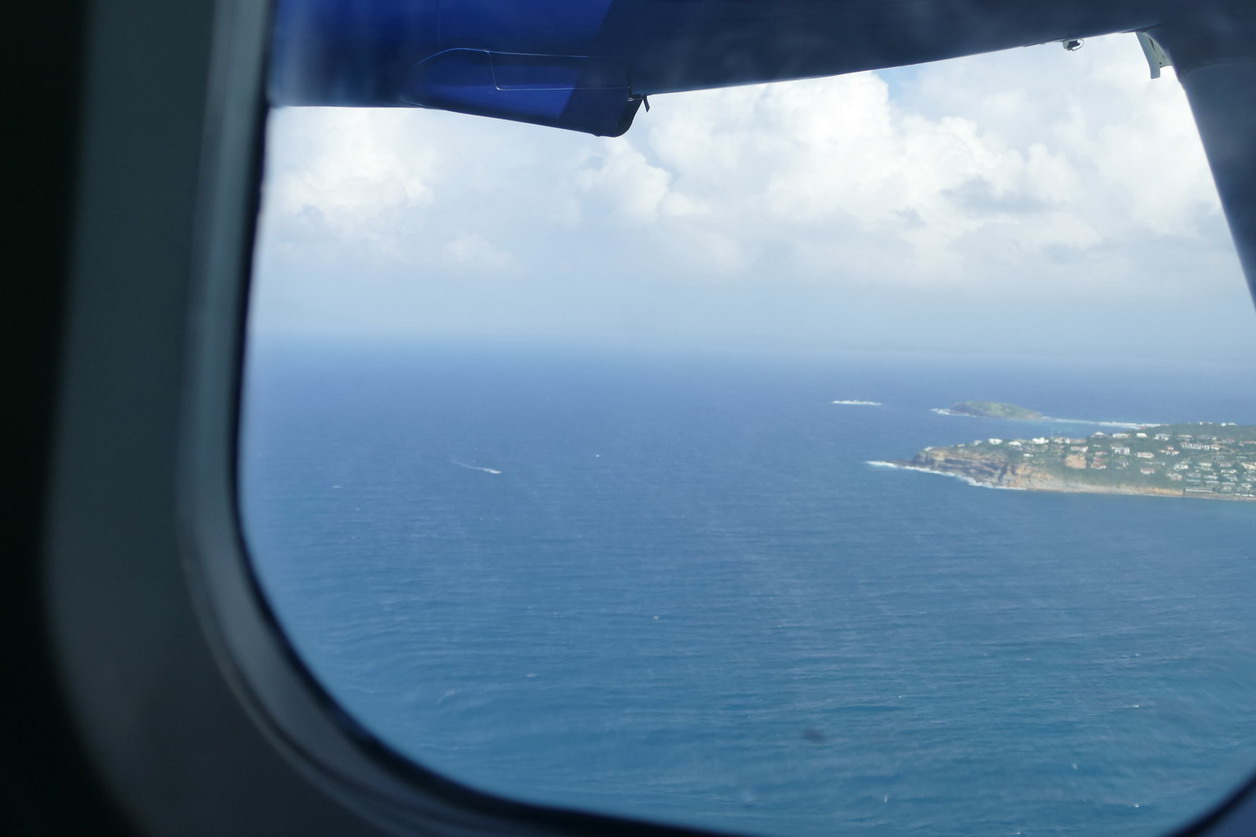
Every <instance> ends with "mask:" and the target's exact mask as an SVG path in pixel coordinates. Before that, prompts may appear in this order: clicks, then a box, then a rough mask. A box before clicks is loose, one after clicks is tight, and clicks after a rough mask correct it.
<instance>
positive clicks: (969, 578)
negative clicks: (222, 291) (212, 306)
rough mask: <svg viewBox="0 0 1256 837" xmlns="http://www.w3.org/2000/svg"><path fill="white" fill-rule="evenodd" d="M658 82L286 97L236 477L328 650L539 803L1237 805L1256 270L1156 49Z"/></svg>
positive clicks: (788, 817) (1252, 682)
mask: <svg viewBox="0 0 1256 837" xmlns="http://www.w3.org/2000/svg"><path fill="white" fill-rule="evenodd" d="M560 69H561V68H560ZM650 105H651V108H650V111H649V112H648V113H647V112H645V110H644V108H642V110H641V112H639V113H638V114H637V116H636V123H635V125H634V126H633V127H632V129H631V130H630V131H628V133H627V134H625V135H624V136H622V137H619V138H615V139H605V138H596V137H592V136H587V135H583V134H577V133H572V132H563V131H556V130H553V129H548V128H542V127H537V126H533V125H523V124H516V123H511V122H504V121H498V120H492V119H484V118H479V117H472V116H463V115H458V114H452V113H446V112H438V111H426V110H411V109H400V110H370V109H367V110H358V109H319V108H308V109H307V108H281V109H277V110H275V111H273V112H272V114H271V116H270V119H269V125H268V134H267V149H268V150H267V157H266V163H265V167H266V171H265V179H264V194H263V211H262V217H261V222H260V229H259V244H258V248H257V254H256V259H255V281H254V288H253V292H252V293H253V297H252V302H251V314H250V323H249V343H248V354H247V375H246V391H245V399H244V413H243V425H242V431H243V433H242V448H241V454H240V464H241V474H242V477H241V491H242V510H243V514H244V519H245V531H246V535H247V539H248V542H249V545H250V549H251V553H252V555H253V558H254V561H255V567H256V572H257V576H258V578H259V580H260V582H261V585H262V587H263V589H264V591H265V593H266V594H267V596H268V597H269V599H270V601H271V603H272V605H273V607H274V610H275V612H276V613H277V615H278V617H279V619H280V621H281V623H282V625H283V626H284V628H285V629H286V630H287V631H288V633H289V636H290V638H291V641H292V642H293V644H294V646H295V648H296V650H297V651H298V653H299V654H300V656H301V658H302V659H303V660H304V662H305V664H306V665H307V666H308V667H309V668H310V670H311V671H312V672H313V673H314V674H315V675H316V676H317V678H318V679H319V680H320V681H321V682H322V683H323V685H324V686H325V687H326V688H327V690H328V691H329V692H330V693H331V694H332V695H333V696H334V697H335V699H336V700H337V701H338V702H339V703H340V704H341V705H342V706H343V708H344V709H345V710H347V711H348V712H349V713H350V714H352V715H353V716H354V717H356V718H357V719H358V720H359V721H360V722H361V723H362V724H364V725H365V726H366V727H368V728H369V729H370V730H372V731H373V732H375V733H376V734H377V735H379V736H380V737H381V738H382V739H384V740H385V741H387V742H388V743H389V744H390V745H392V746H393V747H395V748H396V749H397V750H399V751H400V752H402V753H404V754H406V755H407V756H410V757H412V758H413V759H414V760H416V761H418V762H420V763H422V764H424V765H427V766H430V767H432V768H433V769H436V770H439V771H441V772H443V773H445V774H447V775H449V776H450V777H452V778H454V779H457V780H459V781H462V782H465V783H468V784H470V785H473V786H475V787H478V788H481V789H484V790H487V791H490V792H494V793H499V794H502V795H505V796H508V797H512V798H517V799H523V800H527V801H532V802H541V803H546V804H553V805H559V806H567V807H574V808H580V809H587V810H598V811H606V812H612V813H617V814H628V815H632V816H637V817H641V818H645V819H651V820H661V821H668V822H677V823H683V824H693V825H699V826H705V827H712V828H719V829H728V830H731V831H735V832H749V833H774V834H791V835H793V834H833V833H844V834H877V835H897V834H902V835H906V834H930V835H951V834H954V835H960V834H964V835H967V834H991V835H994V834H1027V835H1028V834H1104V835H1152V834H1157V833H1161V832H1163V831H1164V830H1166V829H1168V828H1171V827H1173V826H1176V825H1180V824H1182V823H1183V822H1185V821H1186V820H1188V819H1189V818H1190V817H1193V816H1196V815H1198V814H1200V813H1202V812H1203V811H1205V810H1206V809H1208V808H1209V807H1210V806H1211V805H1214V804H1216V802H1217V801H1219V800H1220V799H1221V798H1222V796H1223V795H1224V794H1225V793H1226V792H1228V791H1229V790H1230V789H1232V788H1233V787H1234V786H1235V785H1236V784H1237V783H1238V782H1240V781H1241V780H1242V779H1244V778H1245V777H1246V775H1247V774H1248V773H1249V771H1250V770H1251V769H1252V766H1253V764H1256V697H1254V696H1256V658H1254V652H1253V650H1252V649H1253V647H1254V643H1253V639H1254V638H1256V609H1253V608H1252V607H1251V591H1252V590H1253V589H1254V586H1256V561H1253V551H1252V546H1251V544H1252V537H1251V532H1252V527H1253V523H1256V397H1254V395H1253V393H1254V392H1256V390H1254V388H1253V384H1256V312H1254V311H1253V306H1252V301H1251V299H1250V297H1249V296H1248V292H1247V289H1246V287H1245V284H1244V281H1243V277H1242V274H1241V271H1240V269H1239V266H1238V262H1237V260H1236V258H1235V255H1234V248H1233V245H1232V242H1231V240H1230V238H1229V234H1228V232H1227V229H1226V224H1225V219H1224V217H1223V216H1222V214H1221V212H1220V210H1219V207H1218V204H1217V197H1216V191H1215V188H1214V186H1213V185H1212V181H1211V179H1210V177H1209V172H1208V168H1207V164H1206V162H1205V159H1204V155H1203V151H1202V149H1201V147H1200V141H1199V138H1198V136H1197V133H1196V130H1195V126H1194V123H1193V122H1192V119H1191V116H1190V113H1189V110H1188V108H1187V105H1186V102H1185V97H1184V95H1183V92H1182V90H1181V87H1180V86H1179V85H1178V84H1177V83H1176V81H1175V80H1174V79H1173V78H1172V70H1168V69H1167V70H1165V77H1164V78H1161V79H1159V80H1158V81H1150V80H1149V79H1148V78H1147V64H1146V62H1145V60H1144V57H1143V54H1142V53H1141V52H1140V50H1139V44H1138V41H1137V40H1136V39H1135V37H1134V36H1133V35H1122V36H1114V37H1110V38H1099V39H1089V40H1087V41H1086V43H1085V44H1084V48H1081V49H1077V50H1066V49H1061V47H1060V45H1059V44H1048V45H1043V46H1038V47H1032V48H1026V49H1018V50H1014V51H1011V52H1002V53H997V54H991V55H985V56H979V57H975V58H967V59H961V60H955V61H948V62H943V63H938V64H932V65H924V66H919V67H915V68H910V69H902V70H892V71H883V72H877V73H860V74H855V75H849V76H842V77H837V78H827V79H818V80H811V81H800V82H791V83H785V84H776V85H767V86H762V85H760V86H748V87H737V88H730V89H724V90H718V91H709V92H693V93H683V94H675V95H660V96H657V97H652V98H651V102H650ZM940 476H943V477H949V478H946V479H942V478H939V477H940ZM991 489H1006V490H991Z"/></svg>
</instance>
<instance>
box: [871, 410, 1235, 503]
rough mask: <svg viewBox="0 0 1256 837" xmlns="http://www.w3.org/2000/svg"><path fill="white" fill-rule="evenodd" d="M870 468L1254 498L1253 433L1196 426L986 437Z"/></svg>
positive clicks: (1039, 485)
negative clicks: (1083, 435)
mask: <svg viewBox="0 0 1256 837" xmlns="http://www.w3.org/2000/svg"><path fill="white" fill-rule="evenodd" d="M964 403H965V404H978V405H984V404H986V403H988V402H964ZM956 406H960V405H956ZM999 406H1009V405H999ZM1017 409H1020V408H1017ZM1002 417H1006V418H1010V417H1011V416H1002ZM874 464H878V465H887V466H893V467H898V468H907V469H910V470H913V471H926V472H930V473H937V474H946V475H948V476H954V477H959V478H961V479H964V480H966V481H967V482H970V483H972V484H974V485H983V486H989V487H993V488H1011V489H1022V490H1028V491H1064V492H1082V493H1091V494H1148V495H1159V496H1166V497H1199V498H1204V499H1214V500H1256V427H1253V426H1240V425H1235V424H1217V423H1210V422H1200V423H1198V424H1166V425H1154V426H1148V427H1143V428H1139V429H1137V430H1131V431H1130V432H1123V433H1094V434H1092V435H1091V436H1089V437H1088V438H1066V437H1063V436H1039V437H1035V438H1030V439H1010V440H1005V439H984V440H980V441H975V442H972V443H966V444H960V445H951V446H949V447H929V448H925V449H924V450H922V451H921V452H920V453H918V454H916V456H915V457H913V458H912V459H911V460H910V461H899V462H881V463H874Z"/></svg>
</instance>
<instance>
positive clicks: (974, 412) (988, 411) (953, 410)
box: [936, 401, 1045, 421]
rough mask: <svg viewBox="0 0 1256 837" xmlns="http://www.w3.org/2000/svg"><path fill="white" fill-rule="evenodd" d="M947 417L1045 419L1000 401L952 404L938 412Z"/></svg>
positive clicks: (1032, 411)
mask: <svg viewBox="0 0 1256 837" xmlns="http://www.w3.org/2000/svg"><path fill="white" fill-rule="evenodd" d="M936 412H939V413H941V414H943V415H947V416H971V417H972V418H996V419H1016V420H1018V421H1032V420H1034V419H1041V418H1045V416H1043V414H1042V413H1039V412H1037V411H1036V410H1030V409H1027V408H1025V407H1017V406H1016V405H1015V404H1003V403H1001V402H999V401H961V402H959V403H958V404H952V405H951V406H950V407H947V408H946V409H945V410H937V411H936Z"/></svg>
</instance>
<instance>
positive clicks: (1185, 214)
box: [251, 35, 1256, 359]
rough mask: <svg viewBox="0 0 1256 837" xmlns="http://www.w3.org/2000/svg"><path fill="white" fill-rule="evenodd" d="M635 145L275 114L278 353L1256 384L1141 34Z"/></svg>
mask: <svg viewBox="0 0 1256 837" xmlns="http://www.w3.org/2000/svg"><path fill="white" fill-rule="evenodd" d="M651 106H652V107H651V110H650V112H648V113H646V112H645V111H644V110H642V111H640V112H639V113H638V115H637V119H636V123H635V124H634V126H633V127H632V128H631V129H630V130H629V131H628V133H627V134H626V135H625V136H623V137H620V138H615V139H607V138H596V137H590V136H586V135H582V134H576V133H572V132H566V131H559V130H556V129H548V128H541V127H536V126H530V125H519V124H514V123H509V122H503V121H499V120H491V119H485V118H480V117H471V116H463V115H459V114H450V113H443V112H438V111H427V110H418V109H390V110H366V109H321V108H289V109H280V110H276V111H274V112H272V114H271V117H270V121H269V127H268V137H267V158H266V174H265V179H264V186H263V209H262V215H261V219H260V235H259V243H258V249H257V253H256V257H255V270H254V295H253V303H252V305H253V307H252V314H251V328H252V330H253V333H254V334H256V335H259V336H271V335H280V336H284V335H300V336H307V337H308V336H323V337H335V338H338V339H343V338H366V337H379V336H384V337H396V336H417V337H423V338H432V337H435V338H446V337H448V338H456V339H460V340H473V341H520V342H538V343H559V344H565V343H571V344H579V345H595V346H609V347H616V348H619V347H626V348H639V349H649V350H662V351H673V350H680V349H684V348H693V349H700V350H714V351H720V350H729V351H738V352H743V351H751V352H769V353H772V352H785V353H790V352H797V353H827V352H859V351H910V352H959V353H969V352H984V353H988V352H992V351H997V352H1001V353H1006V354H1026V355H1093V354H1115V355H1129V356H1145V355H1152V356H1164V357H1171V356H1177V355H1191V356H1205V357H1219V358H1248V359H1256V309H1254V308H1253V305H1252V301H1251V297H1250V295H1249V293H1248V290H1247V287H1246V285H1245V283H1244V280H1243V277H1242V274H1241V272H1240V269H1239V266H1238V261H1237V258H1236V256H1235V255H1234V251H1233V247H1232V244H1231V242H1230V239H1229V233H1228V231H1227V229H1226V225H1225V219H1224V216H1223V215H1222V214H1221V211H1220V207H1219V205H1218V202H1217V197H1216V190H1215V188H1214V186H1213V184H1212V180H1211V178H1210V176H1209V173H1208V168H1207V164H1206V161H1205V159H1204V154H1203V150H1202V147H1201V145H1200V141H1199V138H1198V135H1197V134H1196V132H1195V129H1194V124H1193V122H1192V120H1191V117H1190V112H1189V109H1188V107H1187V104H1186V100H1185V96H1184V94H1183V91H1182V89H1181V87H1180V85H1178V83H1177V82H1176V80H1175V79H1174V78H1173V75H1172V71H1171V70H1170V71H1166V72H1165V75H1164V76H1163V77H1162V78H1160V79H1158V80H1154V81H1153V80H1151V79H1149V73H1148V69H1147V65H1146V62H1145V60H1144V59H1143V56H1142V52H1141V50H1140V49H1139V46H1138V43H1137V40H1136V39H1135V37H1134V36H1133V35H1122V36H1112V37H1108V38H1101V39H1092V40H1090V41H1088V42H1087V43H1086V45H1085V46H1084V48H1083V49H1081V50H1079V51H1077V52H1071V53H1070V52H1066V51H1065V50H1063V49H1062V48H1061V47H1060V45H1058V44H1048V45H1043V46H1038V47H1030V48H1025V49H1017V50H1012V51H1009V52H1003V53H996V54H991V55H985V56H977V57H973V58H967V59H960V60H955V61H947V62H940V63H937V64H930V65H923V66H919V67H913V68H906V69H900V70H891V71H884V72H880V73H859V74H854V75H848V76H842V77H836V78H828V79H818V80H809V81H798V82H788V83H783V84H775V85H761V86H751V87H740V88H730V89H724V90H717V91H700V92H692V93H679V94H670V95H666V96H655V97H651Z"/></svg>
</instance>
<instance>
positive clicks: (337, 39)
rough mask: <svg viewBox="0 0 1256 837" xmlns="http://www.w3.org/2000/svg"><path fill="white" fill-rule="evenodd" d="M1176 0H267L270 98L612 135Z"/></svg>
mask: <svg viewBox="0 0 1256 837" xmlns="http://www.w3.org/2000/svg"><path fill="white" fill-rule="evenodd" d="M1179 5H1181V2H1180V0H1108V2H1096V1H1095V0H1052V2H1043V0H530V2H524V0H281V2H280V3H279V6H278V11H277V14H276V21H275V39H274V55H273V63H272V77H271V86H270V98H271V101H272V103H274V104H277V105H290V104H295V105H348V106H376V107H389V106H407V105H411V106H414V105H417V106H423V107H434V108H441V109H445V110H452V111H458V112H462V113H471V114H477V115H482V116H495V117H500V118H504V119H513V120H518V121H522V122H533V123H537V124H541V125H549V126H553V127H559V128H569V129H573V130H577V131H586V132H588V133H593V134H600V135H611V136H616V135H618V134H621V133H623V132H624V131H625V130H627V128H628V127H629V125H631V123H632V119H633V116H634V115H635V114H636V112H637V108H638V107H639V105H640V103H641V100H642V97H644V96H646V95H649V94H653V93H665V92H676V91H681V90H695V89H702V88H712V87H724V86H729V85H735V84H747V83H754V82H764V81H778V80H784V79H795V78H807V77H815V76H827V75H836V74H838V73H845V72H852V71H856V70H865V69H875V68H880V67H889V66H899V65H903V64H913V63H918V62H921V61H931V60H937V59H941V58H950V57H954V56H958V55H966V54H972V53H976V52H986V51H990V50H995V49H1004V48H1008V47H1013V46H1019V45H1024V44H1030V43H1041V42H1045V41H1051V40H1060V39H1064V38H1082V37H1090V36H1094V35H1099V34H1105V33H1108V32H1114V31H1121V30H1130V31H1134V30H1139V29H1147V28H1149V27H1151V26H1154V25H1155V24H1156V23H1157V22H1158V21H1160V20H1161V19H1162V18H1163V17H1164V15H1165V13H1166V10H1167V9H1170V8H1173V7H1176V6H1179Z"/></svg>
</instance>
